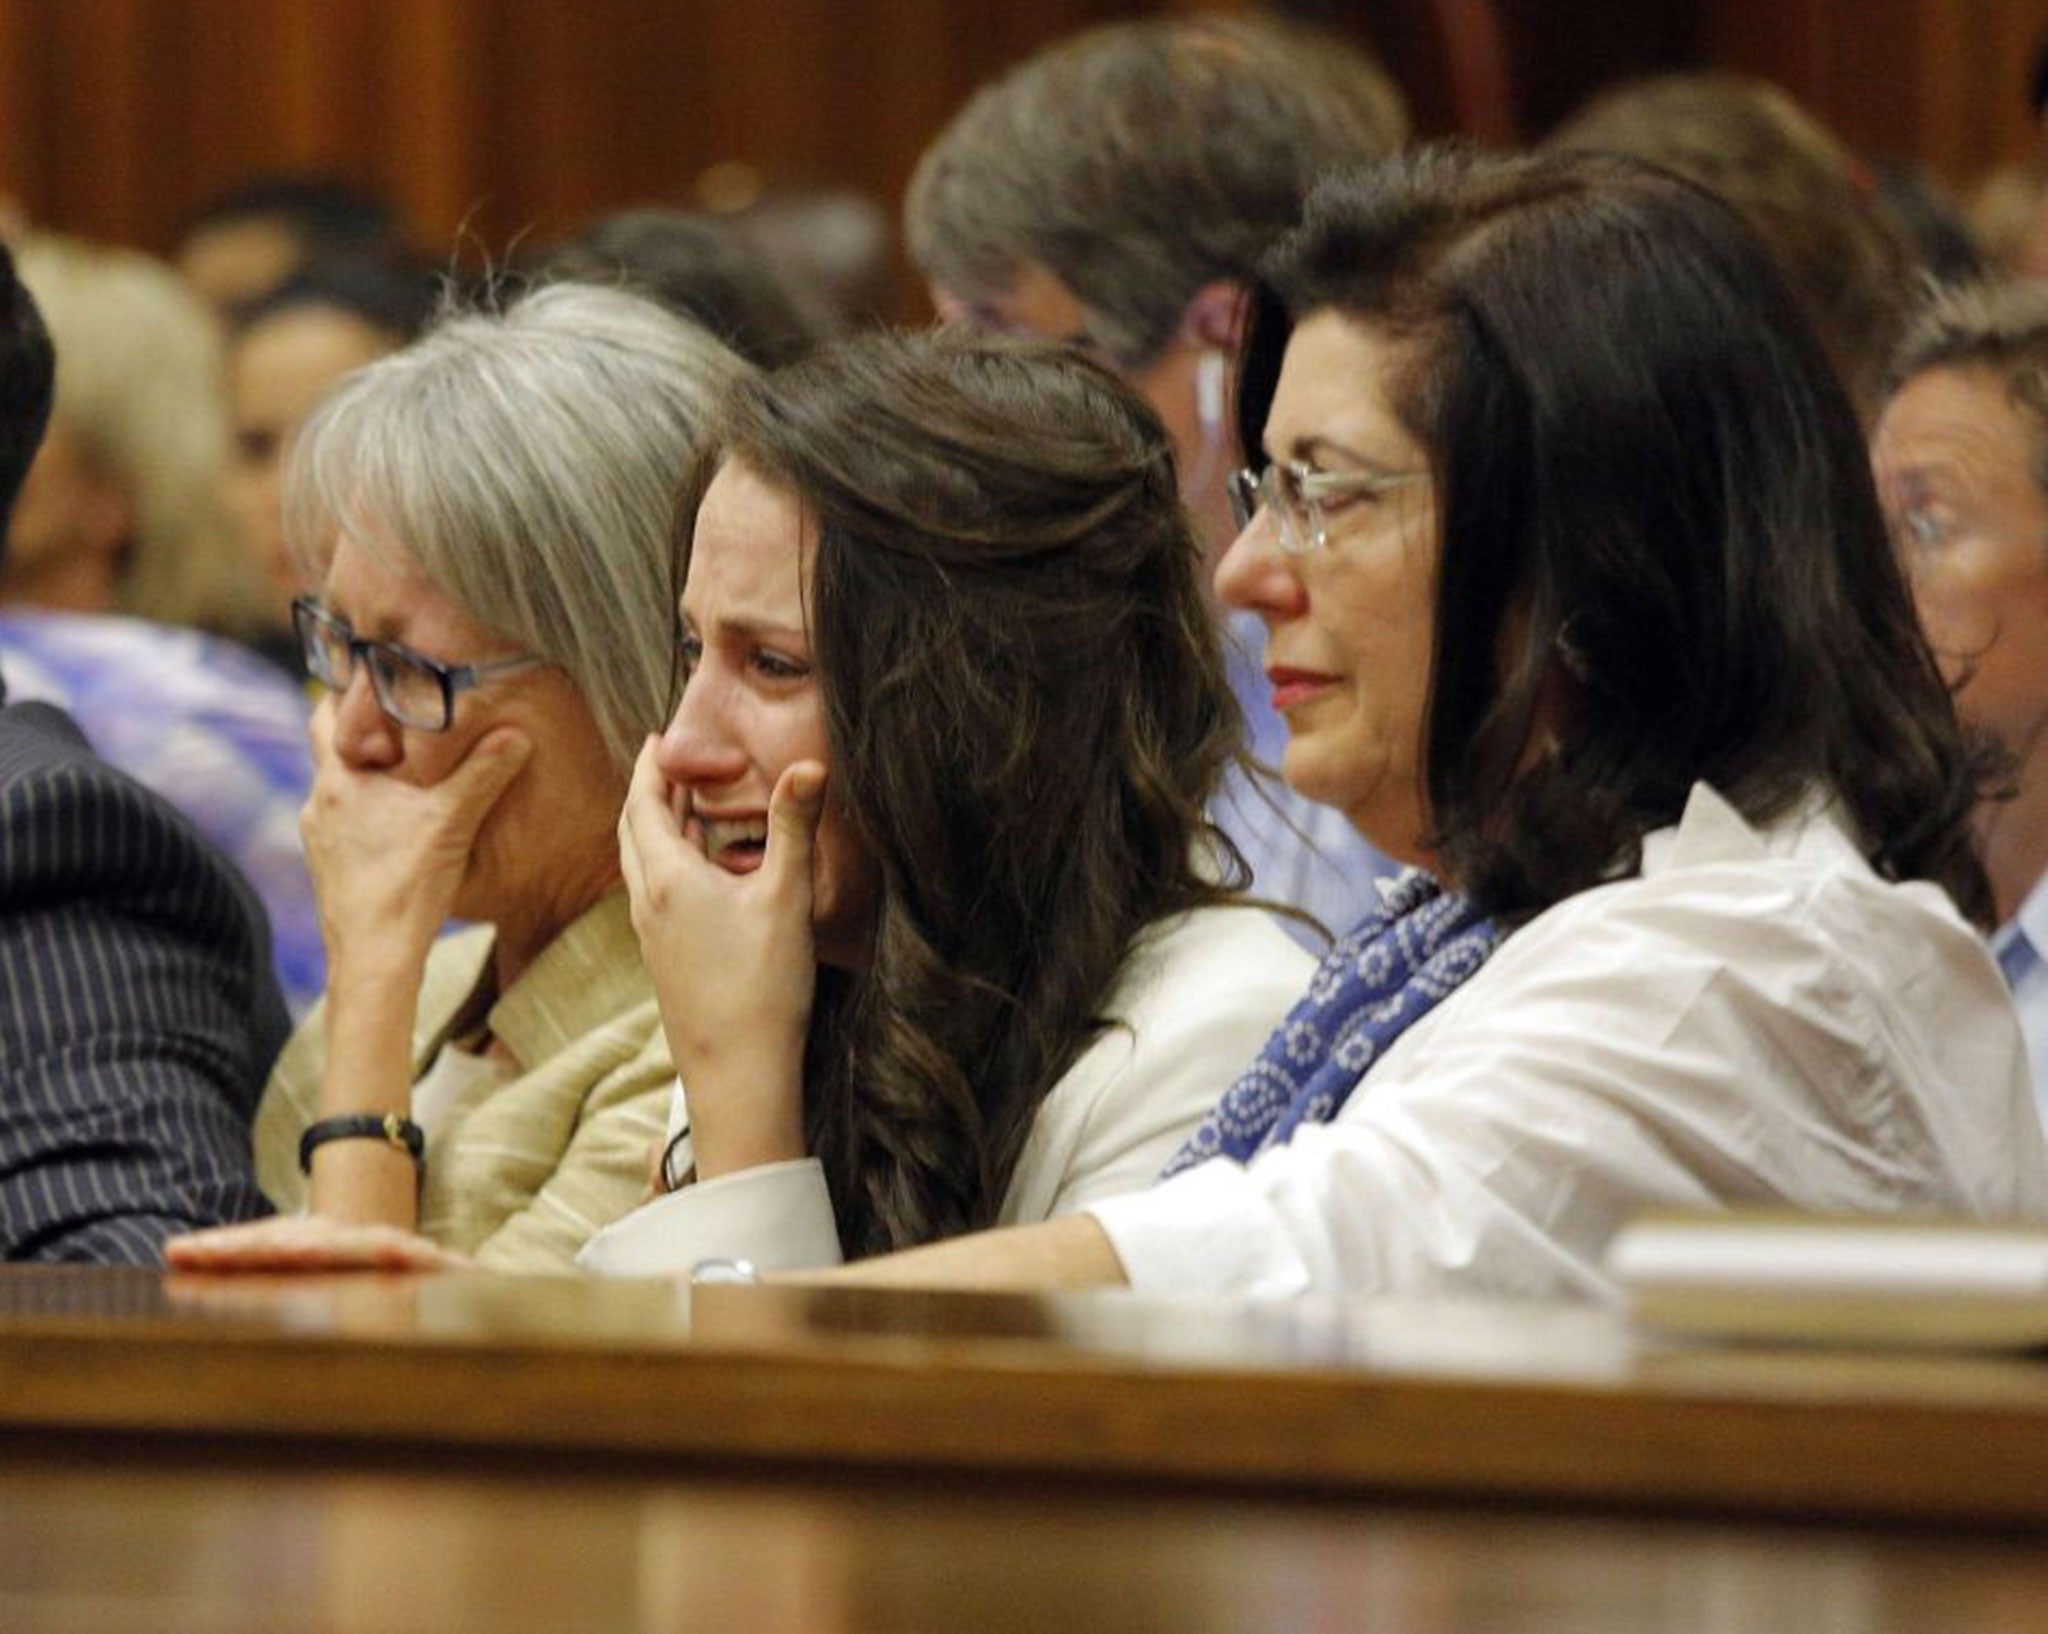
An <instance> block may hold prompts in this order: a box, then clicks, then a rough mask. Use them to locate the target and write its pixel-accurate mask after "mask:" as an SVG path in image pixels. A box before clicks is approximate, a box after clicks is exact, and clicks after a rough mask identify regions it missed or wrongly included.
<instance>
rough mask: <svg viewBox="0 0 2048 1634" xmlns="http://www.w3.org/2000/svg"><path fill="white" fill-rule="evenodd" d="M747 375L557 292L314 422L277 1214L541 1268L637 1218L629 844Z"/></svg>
mask: <svg viewBox="0 0 2048 1634" xmlns="http://www.w3.org/2000/svg"><path fill="white" fill-rule="evenodd" d="M740 368H741V365H739V364H738V363H737V362H736V361H735V360H734V359H733V358H732V357H731V356H730V355H729V354H728V353H726V352H725V351H724V349H723V348H721V347H720V346H718V345H717V343H715V342H714V341H712V340H711V339H710V338H709V337H707V336H705V335H704V334H703V333H702V332H701V331H698V330H696V329H694V328H691V327H689V326H686V325H684V324H682V323H680V322H678V321H676V320H675V319H673V318H671V317H669V316H668V315H667V314H665V313H663V312H662V311H660V310H659V309H658V308H656V307H654V306H652V305H651V304H649V303H645V302H642V301H640V300H638V299H636V298H634V297H632V296H628V295H625V294H622V293H619V292H617V291H611V290H601V289H595V288H582V287H578V286H574V285H563V286H559V287H556V288H552V289H545V290H542V291H540V292H538V293H536V294H533V295H531V296H528V297H527V298H525V299H524V300H521V301H518V302H516V303H514V304H512V305H510V306H508V307H507V308H506V309H505V310H504V311H503V312H502V313H492V312H472V313H469V314H466V315H461V316H456V317H452V318H450V319H448V320H447V321H445V322H443V323H442V324H441V325H440V326H439V327H438V328H436V329H435V330H433V331H432V332H430V333H429V335H428V336H427V337H426V338H425V339H423V340H421V341H420V342H418V343H417V344H415V345H414V346H412V347H411V348H409V349H407V350H406V351H403V352H400V353H397V354H395V355H393V356H391V357H388V358H385V359H383V360H381V361H379V362H377V363H374V364H372V365H371V366H369V367H368V368H366V369H364V370H362V371H360V372H358V373H357V374H355V375H353V376H351V377H350V378H349V379H348V380H347V381H346V382H345V383H344V384H343V385H341V386H340V387H339V388H337V389H336V391H335V392H334V393H333V394H332V395H331V396H330V397H329V398H328V399H327V400H326V401H325V402H324V403H323V404H322V406H321V407H320V409H319V410H318V411H317V412H316V413H315V415H314V416H313V418H312V419H311V420H310V421H309V422H308V423H307V425H306V427H305V428H304V430H303V432H302V433H301V436H300V440H299V444H298V448H297V450H296V452H295V455H294V459H293V464H292V467H291V471H290V474H289V477H288V488H287V495H286V523H287V528H288V531H289V535H290V537H291V538H292V540H293V542H294V545H295V548H297V549H298V550H299V552H300V554H301V555H302V556H303V557H305V558H306V559H307V561H308V563H309V565H314V566H317V567H318V568H319V570H320V573H321V579H320V590H319V593H318V594H317V595H316V596H312V597H307V598H304V599H302V600H301V601H300V602H299V603H298V605H297V606H296V608H295V610H294V616H295V621H296V625H297V629H298V634H299V637H300V639H301V641H302V643H303V646H304V652H305V658H306V664H307V668H308V669H309V671H310V672H311V673H312V674H313V675H314V676H315V677H316V678H317V679H318V680H319V681H321V682H322V683H324V685H325V686H326V688H327V695H326V697H325V698H324V699H323V700H322V702H321V704H320V707H319V708H318V710H317V711H316V712H315V715H314V721H313V744H314V756H315V762H316V768H317V770H316V778H315V783H314V789H313V794H312V797H311V799H310V800H309V802H308V804H307V807H306V812H305V817H304V824H303V826H304V830H305V835H306V842H307V852H308V857H309V860H310V862H311V865H312V870H313V876H314V881H315V887H316V892H317V895H318V897H319V902H320V914H321V922H322V930H323V934H324V936H325V939H326V943H327V950H328V989H327V997H326V1000H325V1002H324V1004H323V1005H322V1006H321V1008H320V1009H319V1010H318V1011H316V1013H315V1014H314V1015H313V1016H312V1017H311V1018H310V1019H309V1021H308V1022H307V1024H306V1025H305V1027H304V1028H302V1029H301V1030H300V1032H299V1033H298V1034H296V1035H295V1036H294V1037H293V1039H292V1041H291V1042H290V1043H289V1044H288V1045H287V1046H286V1049H285V1052H284V1054H283V1055H282V1056H281V1057H280V1059H279V1061H278V1064H277V1067H276V1069H275V1071H274V1073H273V1075H272V1077H271V1081H270V1085H269V1087H268V1090H267V1091H266V1093H265V1096H264V1099H263V1103H262V1106H261V1109H260V1111H259V1113H258V1116H257V1123H256V1159H257V1167H258V1177H259V1179H260V1180H261V1181H262V1183H263V1186H264V1188H265V1190H266V1192H267V1193H268V1194H269V1195H270V1197H271V1198H272V1200H273V1201H274V1202H275V1203H276V1204H277V1205H278V1207H279V1208H280V1209H285V1210H293V1209H298V1208H301V1207H307V1208H310V1210H311V1211H312V1212H313V1214H314V1215H316V1216H317V1217H319V1218H320V1219H322V1220H330V1221H347V1222H375V1223H382V1224H387V1225H392V1226H398V1227H402V1228H405V1229H407V1230H412V1229H417V1230H418V1231H420V1232H422V1233H423V1234H424V1235H425V1236H426V1237H428V1238H430V1239H432V1240H433V1241H435V1242H437V1243H441V1244H443V1245H445V1246H447V1247H449V1248H452V1249H456V1250H459V1251H462V1252H464V1253H467V1254H471V1255H474V1256H475V1257H476V1258H477V1259H479V1260H480V1261H482V1262H483V1263H485V1264H489V1265H496V1266H501V1267H504V1268H507V1269H527V1270H540V1269H547V1268H550V1267H559V1266H564V1265H566V1264H567V1263H568V1262H569V1259H570V1257H571V1256H572V1255H573V1254H574V1253H575V1251H576V1250H577V1249H578V1248H579V1247H580V1246H581V1245H582V1243H583V1241H584V1240H585V1239H586V1238H587V1237H588V1236H589V1235H590V1233H591V1232H592V1231H594V1230H595V1229H596V1227H597V1226H598V1225H599V1224H600V1223H601V1222H603V1221H604V1220H606V1219H609V1218H611V1217H612V1216H614V1215H616V1214H618V1213H620V1212H622V1211H623V1210H624V1209H625V1208H627V1207H628V1206H630V1205H631V1203H632V1202H633V1201H634V1200H635V1199H636V1198H637V1197H638V1196H639V1194H640V1192H641V1190H642V1187H643V1184H644V1176H645V1172H646V1151H647V1147H648V1144H649V1142H650V1141H651V1140H652V1139H653V1138H654V1136H655V1135H656V1134H657V1133H658V1132H659V1131H660V1129H661V1127H662V1119H663V1114H664V1110H665V1107H666V1101H667V1097H666V1087H667V1083H668V1080H669V1078H670V1077H671V1076H672V1072H671V1069H670V1067H669V1065H668V1061H667V1055H666V1052H665V1050H664V1049H663V1047H662V1043H661V1033H660V1026H659V1021H658V1017H657V1014H656V1009H655V1004H654V998H653V993H652V990H651V989H650V987H649V985H648V982H647V977H646V974H645V972H644V970H643V968H642V966H641V963H640V958H639V950H638V948H637V946H636V944H635V941H634V937H633V931H632V926H631V924H630V920H629V915H628V908H627V902H626V897H625V893H624V891H623V890H622V889H621V885H620V877H619V867H618V848H617V839H616V833H615V824H616V822H617V817H618V808H619V802H620V800H621V798H622V797H623V795H624V792H625V788H626V782H627V777H628V773H629V771H630V768H631V765H632V759H633V755H634V753H635V752H636V751H637V749H638V748H639V745H640V743H641V741H642V739H643V738H644V736H645V735H646V733H647V731H648V730H649V729H650V727H651V726H653V725H654V724H656V723H658V722H659V721H660V720H661V719H662V716H663V713H664V710H665V704H666V699H667V694H668V687H669V684H670V667H671V632H670V615H669V612H668V606H669V599H670V595H671V586H670V573H671V565H670V564H671V561H672V558H673V549H674V546H673V539H674V516H675V504H676V498H677V493H678V489H679V488H680V487H681V486H683V485H684V484H686V483H687V482H688V481H689V478H690V473H691V471H692V470H693V468H694V467H695V465H696V462H697V460H698V459H699V457H700V453H701V451H702V448H703V446H704V427H705V426H706V424H707V422H708V420H709V416H710V409H711V404H712V401H713V399H714V398H715V396H716V395H717V393H718V392H719V391H720V390H721V389H722V388H723V387H724V386H725V385H726V384H727V383H728V382H729V381H730V380H732V379H733V378H734V377H735V376H736V374H737V373H738V372H739V370H740ZM451 921H465V922H467V923H468V924H469V925H470V927H471V928H469V929H466V930H463V931H461V932H459V933H458V934H455V935H450V936H446V937H443V935H442V932H443V930H444V929H445V928H446V927H447V926H448V925H449V923H450V922H451Z"/></svg>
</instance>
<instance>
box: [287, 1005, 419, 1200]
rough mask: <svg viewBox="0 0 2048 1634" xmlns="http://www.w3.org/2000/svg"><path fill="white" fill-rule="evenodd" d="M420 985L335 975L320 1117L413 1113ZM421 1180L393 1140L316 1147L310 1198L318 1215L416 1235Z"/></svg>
mask: <svg viewBox="0 0 2048 1634" xmlns="http://www.w3.org/2000/svg"><path fill="white" fill-rule="evenodd" d="M420 981H421V973H420V971H417V970H414V971H411V972H407V971H404V970H379V971H374V972H356V971H351V970H348V969H346V968H343V969H338V970H336V971H334V972H333V973H332V976H331V980H330V982H329V986H328V995H327V1064H326V1069H325V1071H324V1072H323V1073H322V1074H321V1078H320V1116H321V1117H322V1118H333V1117H346V1116H349V1115H352V1114H356V1113H367V1114H369V1115H371V1116H374V1117H381V1116H384V1115H385V1114H388V1113H395V1114H397V1115H398V1116H399V1117H407V1116H409V1115H410V1114H411V1111H412V1029H413V1015H414V1011H415V1010H416V1009H417V1007H418V1004H419V991H420ZM419 1175H420V1171H419V1165H418V1164H417V1163H415V1162H414V1160H413V1158H412V1156H411V1154H410V1153H408V1152H407V1151H405V1150H404V1149H403V1148H401V1147H398V1146H394V1145H392V1144H391V1143H390V1142H388V1141H384V1140H378V1139H375V1138H359V1139H348V1140H330V1141H326V1142H323V1143H322V1144H321V1145H319V1146H317V1147H315V1148H314V1151H313V1157H312V1184H311V1187H310V1190H309V1192H308V1199H309V1201H310V1204H311V1207H312V1210H313V1212H314V1213H316V1214H322V1215H326V1216H328V1217H329V1218H331V1219H335V1220H341V1221H346V1222H349V1223H361V1224H382V1225H395V1226H399V1227H402V1228H403V1229H405V1230H407V1231H410V1230H412V1229H414V1228H415V1227H416V1226H417V1224H418V1221H419Z"/></svg>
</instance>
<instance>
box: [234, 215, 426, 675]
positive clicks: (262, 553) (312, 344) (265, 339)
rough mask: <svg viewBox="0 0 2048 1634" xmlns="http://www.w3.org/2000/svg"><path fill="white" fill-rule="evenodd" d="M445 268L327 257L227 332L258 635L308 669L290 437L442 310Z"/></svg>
mask: <svg viewBox="0 0 2048 1634" xmlns="http://www.w3.org/2000/svg"><path fill="white" fill-rule="evenodd" d="M435 300H436V279H435V277H434V275H433V274H431V273H430V272H428V271H427V270H426V269H425V268H424V267H422V266H420V265H418V264H416V263H412V262H401V261H395V260H388V259H376V260H371V259H365V258H348V259H343V258H340V257H334V256H329V257H323V258H320V259H316V260H312V261H308V262H306V263H304V264H303V265H301V266H300V267H299V268H298V269H297V270H296V271H294V272H292V273H290V274H289V275H287V277H286V278H285V280H284V282H283V283H281V284H279V285H278V286H277V287H276V288H275V289H273V290H271V291H270V292H269V293H268V294H266V295H263V296H260V297H258V298H257V299H256V300H255V301H254V302H252V303H251V304H249V305H248V306H245V307H242V308H240V309H239V310H238V311H237V312H236V314H235V324H234V328H233V330H232V331H231V332H230V334H229V337H228V350H227V386H228V409H229V417H230V424H231V429H232V432H233V440H232V442H231V444H230V447H229V454H228V460H227V468H226V488H225V494H226V498H227V504H228V508H229V509H230V510H231V511H232V512H233V514H234V518H235V522H236V524H237V526H238V527H239V529H240V532H241V535H242V540H243V543H244V545H245V547H246V548H247V549H248V551H249V555H250V560H251V563H252V565H253V567H254V569H255V574H254V578H255V582H256V584H257V585H258V586H259V587H260V591H259V593H260V595H261V598H262V606H261V609H260V612H259V614H258V616H257V621H256V626H255V631H254V633H253V634H252V636H251V641H252V644H253V645H255V646H256V647H257V648H258V650H259V651H261V652H263V653H264V655H265V656H266V657H269V658H271V659H273V660H274V661H276V662H277V663H279V664H280V665H282V666H283V667H284V669H285V670H286V671H287V672H288V673H290V674H292V675H293V676H295V677H300V678H303V676H304V669H303V666H302V665H301V663H300V655H299V645H298V638H297V637H296V635H294V634H293V631H292V614H291V604H292V598H293V597H295V596H299V595H302V594H304V593H305V592H306V591H308V590H310V589H311V588H312V586H311V584H309V583H308V582H307V581H306V579H305V576H304V574H303V572H302V571H301V569H300V567H299V565H298V564H297V562H296V561H295V560H294V559H293V557H292V553H291V552H290V551H289V550H287V549H286V548H285V542H284V518H283V512H282V508H281V507H282V489H283V481H284V468H285V462H286V461H287V460H288V459H289V458H290V457H291V450H292V443H293V439H294V438H295V437H296V436H297V434H298V429H299V427H300V425H301V424H303V423H304V421H305V419H306V416H307V415H309V414H310V413H312V411H313V408H314V405H315V404H317V403H318V402H319V401H320V399H321V398H322V397H323V396H325V395H326V393H327V392H328V390H329V389H330V388H331V387H333V386H334V385H335V384H336V383H337V382H338V381H340V380H342V379H343V378H344V377H346V376H347V375H348V374H350V373H352V372H353V371H354V370H356V369H359V368H361V367H362V366H363V365H364V364H366V363H374V362H375V361H376V360H377V359H378V358H380V357H383V356H384V355H385V354H386V353H389V352H394V351H396V350H397V349H398V348H399V347H401V346H403V345H405V344H406V343H407V342H408V341H410V340H412V339H413V338H414V337H415V336H416V335H418V334H419V332H420V331H421V330H422V329H424V328H425V327H426V325H427V322H428V320H429V319H430V318H431V317H432V316H433V314H434V304H435Z"/></svg>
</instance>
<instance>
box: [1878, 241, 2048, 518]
mask: <svg viewBox="0 0 2048 1634" xmlns="http://www.w3.org/2000/svg"><path fill="white" fill-rule="evenodd" d="M1967 368H1982V369H1989V370H1990V371H1991V372H1992V373H1993V374H1995V375H1996V376H1997V377H1998V379H1999V381H2000V382H2001V383H2002V384H2003V385H2004V387H2005V394H2006V396H2007V397H2009V398H2010V399H2011V400H2012V402H2013V405H2014V406H2015V407H2016V408H2019V409H2020V410H2022V411H2023V412H2024V413H2025V414H2026V416H2027V418H2028V420H2029V421H2030V422H2031V423H2032V426H2033V431H2034V482H2035V484H2036V485H2037V486H2038V487H2039V488H2040V489H2041V490H2042V492H2044V493H2048V284H2040V283H2035V282H2032V281H2029V282H2025V283H2020V282H2013V283H2001V282H1998V281H1995V280H1989V281H1986V282H1982V283H1973V284H1960V285H1957V286H1955V287H1953V288H1949V289H1938V290H1936V291H1935V292H1934V294H1933V295H1932V296H1931V297H1930V298H1929V299H1928V302H1927V304H1926V305H1925V306H1924V307H1922V308H1921V309H1920V312H1919V314H1918V316H1917V317H1915V319H1914V320H1913V326H1912V327H1911V328H1910V329H1909V330H1908V331H1907V332H1906V338H1905V339H1904V340H1903V341H1901V342H1900V343H1899V349H1898V351H1897V352H1895V353H1894V354H1893V355H1892V367H1891V375H1890V379H1889V382H1888V385H1889V389H1890V391H1891V392H1894V393H1896V392H1897V391H1898V390H1899V389H1900V388H1901V387H1903V386H1904V385H1905V384H1906V383H1907V382H1908V381H1909V380H1911V379H1912V378H1913V377H1914V376H1915V375H1922V374H1925V373H1927V371H1928V370H1930V369H1967Z"/></svg>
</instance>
